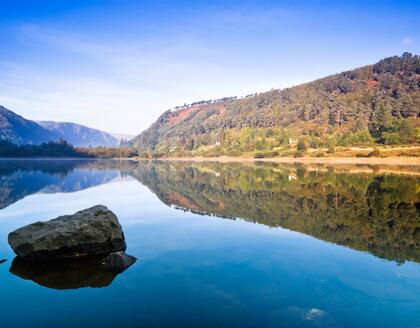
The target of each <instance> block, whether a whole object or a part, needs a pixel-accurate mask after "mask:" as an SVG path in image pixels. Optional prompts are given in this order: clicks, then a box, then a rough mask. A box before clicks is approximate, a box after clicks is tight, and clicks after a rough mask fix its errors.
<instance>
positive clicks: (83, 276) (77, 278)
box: [9, 257, 124, 290]
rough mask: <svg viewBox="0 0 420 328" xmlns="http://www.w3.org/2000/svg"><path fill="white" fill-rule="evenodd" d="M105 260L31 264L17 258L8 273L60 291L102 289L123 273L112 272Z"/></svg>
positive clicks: (118, 271) (87, 259)
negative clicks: (104, 262) (88, 288)
mask: <svg viewBox="0 0 420 328" xmlns="http://www.w3.org/2000/svg"><path fill="white" fill-rule="evenodd" d="M102 261H103V258H86V259H77V260H65V261H56V262H45V263H31V262H25V261H23V260H22V259H20V258H18V257H15V259H14V260H13V262H12V265H11V267H10V270H9V271H10V272H11V273H12V274H14V275H15V276H18V277H19V278H22V279H25V280H32V281H33V282H35V283H37V284H38V285H41V286H43V287H48V288H52V289H57V290H65V289H78V288H86V287H90V288H103V287H108V286H109V285H111V283H112V282H113V280H114V279H115V277H116V276H117V275H118V274H120V273H122V272H123V271H124V270H111V269H109V268H107V267H105V266H104V265H103V264H102Z"/></svg>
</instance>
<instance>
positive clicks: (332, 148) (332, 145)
mask: <svg viewBox="0 0 420 328" xmlns="http://www.w3.org/2000/svg"><path fill="white" fill-rule="evenodd" d="M336 144H337V141H336V139H335V137H334V136H329V137H328V140H327V146H328V153H330V154H333V153H335V145H336Z"/></svg>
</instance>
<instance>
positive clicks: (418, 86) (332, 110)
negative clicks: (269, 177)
mask: <svg viewBox="0 0 420 328" xmlns="http://www.w3.org/2000/svg"><path fill="white" fill-rule="evenodd" d="M419 112H420V57H419V56H418V55H412V54H409V53H404V54H403V55H402V56H395V57H390V58H386V59H383V60H381V61H380V62H378V63H377V64H374V65H369V66H365V67H361V68H357V69H354V70H351V71H347V72H343V73H340V74H336V75H331V76H328V77H325V78H322V79H319V80H316V81H313V82H310V83H306V84H302V85H299V86H296V87H292V88H287V89H283V90H271V91H268V92H265V93H261V94H253V95H249V96H246V97H243V98H236V97H232V98H223V99H219V100H209V101H199V102H196V103H194V104H190V105H184V106H178V107H176V108H175V109H174V110H168V111H166V112H165V113H163V114H162V115H161V116H160V117H159V118H158V119H157V121H156V122H155V123H154V124H153V125H152V126H151V127H150V128H148V129H147V130H146V131H144V132H142V133H141V134H140V135H139V136H137V137H136V138H134V139H133V140H132V144H133V145H134V146H135V147H136V148H137V149H139V150H140V151H153V152H154V153H161V154H165V155H166V154H171V155H174V154H175V155H177V154H193V155H194V154H198V155H202V154H206V153H207V154H209V153H210V154H214V155H221V154H226V155H236V154H241V153H244V152H251V151H273V150H276V149H282V148H288V147H289V148H290V147H291V145H293V147H295V146H296V147H297V148H299V147H300V148H301V149H307V148H315V149H317V148H318V147H329V148H333V147H334V146H335V145H342V146H350V145H354V146H356V145H375V144H385V145H395V144H416V143H418V142H419V138H420V136H419V134H420V133H419V127H420V122H419V121H420V120H419V115H420V114H419Z"/></svg>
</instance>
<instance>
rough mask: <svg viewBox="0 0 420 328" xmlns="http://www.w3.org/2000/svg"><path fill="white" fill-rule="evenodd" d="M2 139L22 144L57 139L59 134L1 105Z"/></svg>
mask: <svg viewBox="0 0 420 328" xmlns="http://www.w3.org/2000/svg"><path fill="white" fill-rule="evenodd" d="M0 139H5V140H10V141H11V142H13V143H15V144H19V145H21V144H40V143H43V142H47V141H50V140H57V139H59V136H58V135H57V134H56V133H55V132H54V131H50V130H47V129H45V128H44V127H42V126H40V125H39V124H38V123H36V122H34V121H31V120H27V119H25V118H23V117H22V116H20V115H17V114H15V113H14V112H12V111H10V110H8V109H6V108H4V107H3V106H0Z"/></svg>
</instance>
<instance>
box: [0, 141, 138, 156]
mask: <svg viewBox="0 0 420 328" xmlns="http://www.w3.org/2000/svg"><path fill="white" fill-rule="evenodd" d="M138 155H139V154H138V152H137V150H136V149H134V148H132V147H74V146H73V145H71V144H69V143H68V142H67V141H65V140H59V141H49V142H46V143H43V144H40V145H16V144H14V143H12V142H10V141H8V140H0V157H58V158H63V157H80V158H83V157H85V158H134V157H137V156H138Z"/></svg>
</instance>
